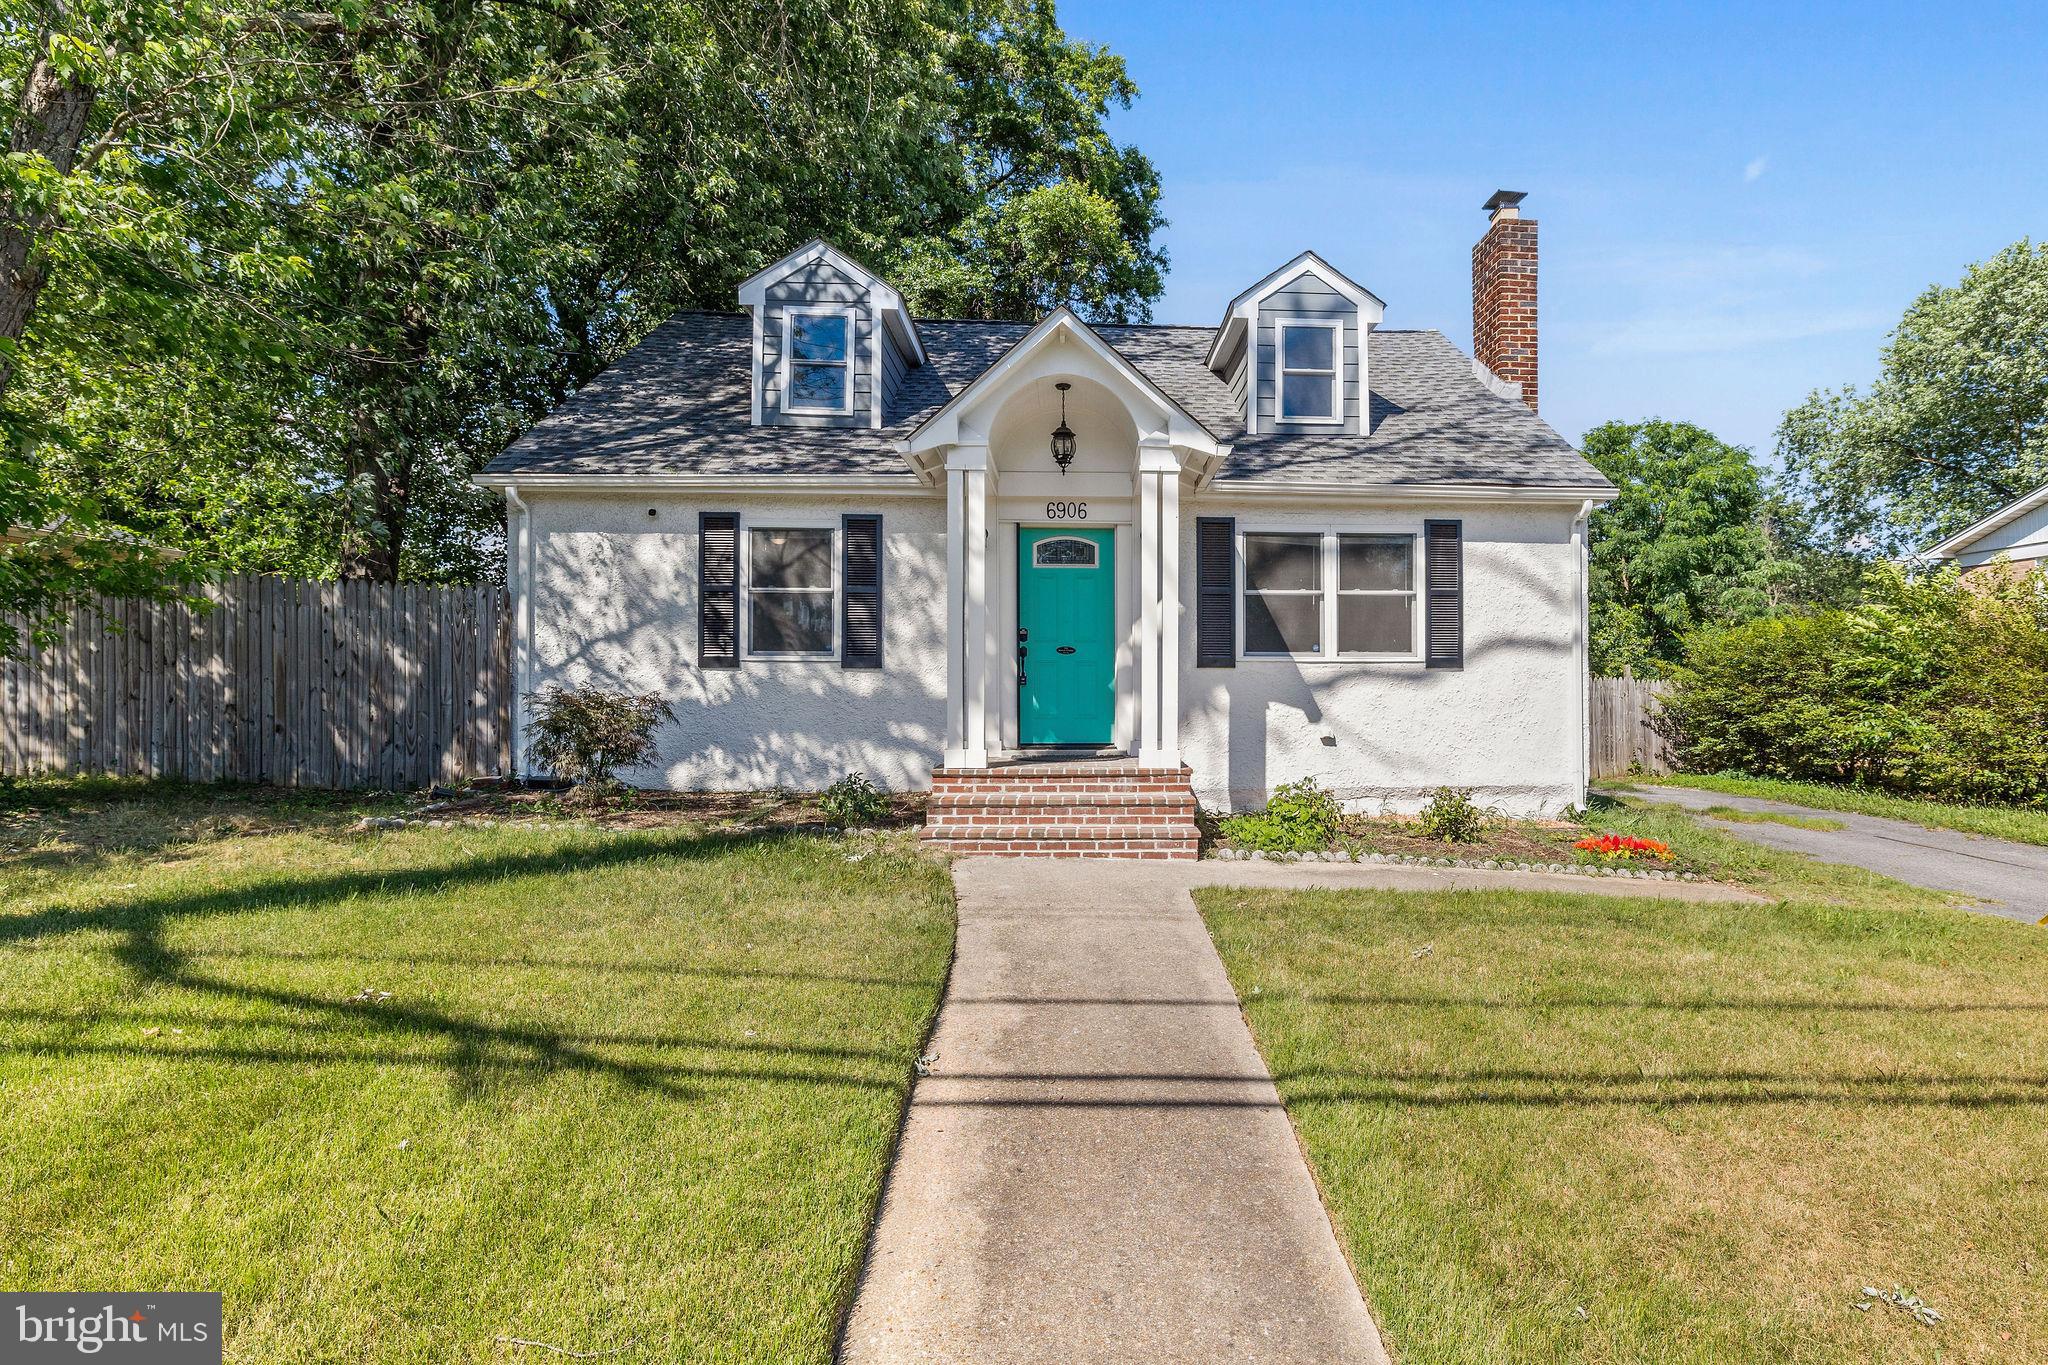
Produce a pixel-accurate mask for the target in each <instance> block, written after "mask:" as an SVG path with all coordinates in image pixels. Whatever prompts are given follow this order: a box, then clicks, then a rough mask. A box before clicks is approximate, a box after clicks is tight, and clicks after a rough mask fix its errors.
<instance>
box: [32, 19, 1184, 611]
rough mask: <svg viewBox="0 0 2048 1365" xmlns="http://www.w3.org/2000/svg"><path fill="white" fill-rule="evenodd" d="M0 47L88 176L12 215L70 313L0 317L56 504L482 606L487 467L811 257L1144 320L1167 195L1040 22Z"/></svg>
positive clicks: (268, 561)
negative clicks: (687, 330) (614, 368)
mask: <svg viewBox="0 0 2048 1365" xmlns="http://www.w3.org/2000/svg"><path fill="white" fill-rule="evenodd" d="M10 7H11V8H10ZM0 16H5V19H6V20H10V21H12V22H13V24H14V25H15V28H16V30H17V31H20V32H23V33H27V32H29V31H33V32H34V33H35V40H34V42H33V43H32V44H24V45H23V48H24V50H33V51H34V52H36V53H39V54H42V55H41V56H40V57H38V58H37V59H36V60H37V61H40V62H41V63H42V66H43V67H45V68H47V69H48V70H50V71H53V72H58V73H60V74H62V73H63V72H67V71H69V72H71V73H72V74H73V75H74V76H76V77H77V83H78V84H79V88H80V90H81V92H82V95H81V98H80V100H79V101H76V102H75V105H76V108H77V110H78V114H77V117H75V118H71V119H70V120H69V122H68V123H67V125H66V126H67V127H69V128H71V129H72V131H73V133H75V136H74V137H72V140H71V142H70V144H69V145H70V146H71V147H72V148H73V149H74V152H73V153H72V161H71V162H70V163H69V164H68V165H60V163H61V162H62V161H63V157H62V155H60V154H59V153H61V150H62V149H61V148H54V149H53V150H51V151H50V152H49V153H48V154H43V155H42V159H41V160H40V161H34V162H33V164H31V163H30V162H29V161H18V162H17V161H10V163H9V167H10V171H9V174H10V175H11V176H13V179H11V180H9V181H7V182H5V184H0V192H8V193H12V194H13V198H11V199H6V200H0V224H4V223H14V222H18V223H21V224H26V225H27V227H26V229H25V235H26V237H27V238H32V239H33V240H32V242H31V246H30V248H29V257H25V259H28V258H32V259H33V260H34V262H35V268H34V269H32V270H30V271H29V272H28V275H29V276H33V277H34V278H35V279H36V280H37V281H42V280H48V279H62V280H63V286H62V287H61V288H57V289H51V290H46V291H41V292H40V297H37V296H35V294H33V293H31V294H29V295H28V296H26V297H25V298H17V300H16V302H19V303H20V304H21V306H20V307H19V308H18V309H16V313H18V314H19V316H20V319H21V324H22V328H21V330H20V331H19V332H18V333H17V336H18V337H19V339H20V341H21V350H20V352H19V355H20V358H21V368H20V373H19V378H18V379H17V380H16V382H15V383H13V384H12V385H11V386H9V387H7V388H5V389H0V410H4V411H6V412H8V413H10V414H11V415H12V418H13V420H14V421H15V426H14V427H13V428H11V429H12V430H18V431H20V432H22V433H24V434H25V435H24V439H23V440H22V441H21V443H20V448H22V449H23V450H25V451H28V452H29V453H30V458H31V467H32V469H33V471H34V473H35V476H36V477H37V478H39V479H40V480H41V481H42V482H43V483H44V485H46V492H48V493H49V494H50V495H52V496H64V497H68V498H73V499H78V498H79V497H80V496H81V495H83V494H84V493H86V492H88V491H89V492H91V493H92V494H93V495H94V496H95V497H96V498H98V499H100V500H102V501H104V502H105V503H106V505H107V507H108V510H109V514H110V515H111V516H113V517H114V518H115V519H116V520H117V521H118V522H119V523H120V524H122V525H125V526H130V527H134V528H136V529H138V530H147V531H148V532H149V533H151V534H154V535H157V536H161V537H164V538H166V539H168V540H170V541H172V542H173V543H176V544H179V545H181V546H182V547H184V548H186V549H188V550H191V551H192V552H193V553H194V556H195V561H194V562H199V563H204V564H207V565H218V566H227V567H234V568H242V569H273V570H285V571H291V572H301V573H316V574H325V573H344V574H367V575H373V576H376V577H379V578H385V579H391V578H411V579H444V580H446V579H467V578H472V577H475V576H478V575H482V574H488V573H490V572H492V571H493V569H494V566H495V555H494V552H493V547H494V535H495V532H496V530H497V527H498V525H499V516H500V510H499V508H498V507H497V505H496V503H495V502H494V501H493V500H491V499H489V498H488V497H486V496H484V495H483V494H482V493H480V492H479V491H478V490H475V489H473V488H472V487H470V485H469V479H470V476H471V475H472V474H473V473H474V471H475V470H476V468H478V467H479V466H480V465H481V464H482V463H483V462H484V461H485V460H487V459H488V458H489V457H490V456H491V455H492V454H494V453H495V452H496V451H497V450H498V449H500V448H502V447H503V445H504V444H505V443H506V442H507V441H509V440H510V439H512V438H513V437H514V436H515V435H517V433H518V432H519V431H520V430H522V429H523V428H524V427H525V426H526V425H528V424H530V423H531V422H532V421H534V420H535V419H536V418H538V417H539V416H540V415H542V414H544V413H545V412H546V411H548V410H549V409H550V408H551V407H552V406H553V405H554V404H555V403H557V402H559V401H560V399H561V398H562V397H564V396H565V395H566V394H568V393H570V392H573V391H574V390H575V389H576V388H577V387H578V386H580V385H581V384H583V383H584V382H587V381H588V380H589V379H590V378H591V377H592V376H593V375H595V374H596V373H597V372H598V371H599V370H600V369H602V368H603V367H604V366H605V365H606V364H608V363H610V361H611V360H613V359H615V358H616V357H617V356H618V355H619V354H620V353H621V352H622V351H623V350H625V349H626V347H627V346H629V345H630V344H631V343H632V342H633V341H634V340H636V339H637V338H638V337H639V336H640V335H642V334H644V332H645V331H646V330H647V329H648V328H649V327H650V326H652V325H653V324H654V323H655V322H657V321H659V320H660V319H661V318H663V317H665V316H666V315H667V314H668V313H670V312H672V311H673V310H674V309H676V308H678V307H693V306H694V307H713V308H729V307H731V306H732V296H733V290H734V288H735V287H736V285H737V284H738V282H739V281H740V280H741V279H743V278H744V277H745V276H746V275H748V274H750V273H752V272H753V271H754V270H756V269H758V268H759V267H760V266H761V265H763V264H765V263H766V262H767V261H769V260H772V259H774V258H775V257H776V256H778V255H780V254H781V253H782V252H784V251H786V250H788V249H789V248H790V247H792V246H794V245H796V244H797V243H798V242H801V241H802V240H804V239H805V238H806V237H809V236H814V235H815V236H826V237H829V238H831V239H833V240H835V241H838V242H840V243H842V244H844V245H846V246H847V247H848V248H849V249H851V250H853V251H854V253H855V254H856V255H859V256H862V257H864V258H865V259H867V260H868V261H869V262H870V263H871V264H873V265H875V266H876V267H877V268H879V269H881V270H883V271H884V272H885V273H889V274H892V275H894V274H901V275H902V276H904V277H906V281H907V282H908V283H910V284H911V286H912V287H911V290H910V292H911V294H912V298H913V301H914V302H915V303H917V305H918V306H919V307H921V308H931V307H942V308H946V309H948V310H953V309H957V310H958V311H969V312H975V313H978V314H980V315H987V316H996V315H1013V316H1026V315H1032V314H1035V313H1036V312H1037V311H1040V310H1041V309H1043V308H1044V307H1049V306H1051V304H1052V303H1054V302H1066V303H1070V304H1073V305H1074V306H1077V307H1079V308H1081V309H1082V310H1083V311H1084V312H1086V313H1088V314H1089V315H1090V316H1093V317H1097V318H1109V319H1117V318H1125V317H1142V316H1144V315H1145V314H1146V313H1147V311H1148V310H1149V306H1150V301H1151V299H1153V298H1154V297H1156V296H1157V294H1158V292H1159V289H1160V277H1161V272H1162V271H1163V269H1164V263H1165V262H1164V256H1163V254H1162V253H1160V252H1159V251H1158V250H1157V248H1156V247H1154V246H1153V244H1152V241H1151V238H1152V235H1153V233H1154V232H1155V231H1156V229H1157V228H1158V227H1159V226H1160V221H1161V220H1160V219H1159V216H1158V211H1157V200H1158V185H1157V177H1156V175H1155V173H1154V172H1153V170H1152V168H1151V166H1150V164H1149V163H1148V162H1147V161H1146V160H1145V159H1144V157H1143V156H1142V155H1140V154H1139V153H1137V152H1136V151H1135V150H1133V149H1131V148H1128V147H1119V146H1117V145H1115V144H1114V143H1113V142H1111V141H1110V139H1109V138H1108V136H1107V134H1106V133H1105V131H1104V129H1103V120H1104V118H1105V117H1106V113H1107V110H1108V108H1109V107H1110V106H1111V105H1112V104H1116V103H1124V102H1128V100H1129V99H1130V98H1131V96H1132V95H1133V94H1134V93H1135V90H1134V87H1132V85H1131V84H1130V81H1129V79H1128V76H1127V75H1126V74H1125V72H1124V68H1123V64H1122V61H1121V59H1119V58H1117V57H1115V56H1114V55H1113V54H1110V53H1108V52H1107V51H1104V50H1102V49H1098V48H1094V47H1090V46H1089V45H1086V44H1082V43H1076V42H1074V41H1073V40H1071V39H1070V38H1068V37H1067V36H1066V35H1065V34H1064V33H1063V32H1062V31H1061V30H1060V28H1059V26H1058V24H1057V22H1056V19H1055V16H1054V12H1053V9H1052V6H1051V5H1050V4H1047V3H1044V2H1043V0H910V2H908V3H896V4H881V3H876V2H875V0H815V3H809V4H804V5H798V4H795V3H793V0H789V2H785V3H777V4H770V5H765V6H728V5H713V6H700V5H696V4H693V3H687V2H686V0H655V2H654V3H648V4H631V5H628V4H623V3H617V0H562V3H559V4H557V3H540V2H537V0H409V2H408V3H373V4H369V5H353V4H351V5H336V6H333V7H332V8H329V7H326V6H319V5H315V6H312V7H304V6H292V7H282V6H280V5H278V4H277V3H276V0H249V3H245V4H243V5H240V6H234V5H232V4H222V3H220V0H210V2H208V0H202V3H198V4H172V3H170V0H161V3H159V4H158V5H156V6H151V5H149V4H129V3H122V2H121V0H40V3H38V0H0ZM78 52H85V53H88V54H91V55H90V60H85V59H83V58H79V59H76V60H75V61H74V57H73V54H75V53H78ZM67 63H71V64H72V65H69V66H67V65H66V64H67ZM74 67H75V70H74ZM27 70H28V68H27V67H26V66H25V67H23V68H22V72H19V73H14V74H17V75H20V74H22V73H25V72H26V71H27ZM7 75H8V73H7V72H6V70H5V68H4V67H0V79H5V78H6V77H7ZM48 83H49V82H48V81H47V80H46V81H45V82H44V84H45V85H47V84H48ZM34 84H35V83H34V82H33V81H26V80H16V81H15V82H14V84H13V85H12V86H10V87H9V91H10V92H11V93H13V94H15V95H18V96H19V99H21V100H25V99H27V98H28V96H27V94H26V93H25V92H26V91H27V90H28V89H29V88H30V86H32V85H34ZM36 88H39V89H40V88H41V87H36ZM17 102H18V101H17ZM67 136H69V134H67ZM60 141H61V139H60ZM53 147H54V144H53ZM53 158H54V159H53ZM23 166H28V167H29V170H28V171H23V170H22V169H21V167H23ZM31 171H32V172H33V174H31V173H30V172H31ZM50 185H59V186H60V187H61V190H62V192H61V193H58V192H57V191H55V190H51V189H49V188H48V187H49V186H50ZM38 195H39V196H40V197H37V196H38ZM30 210H33V212H30ZM36 214H40V215H42V216H40V217H37V216H35V215H36ZM6 215H11V216H6ZM18 235H22V234H18ZM12 240H13V239H4V240H0V246H7V245H8V243H9V242H11V241H12ZM926 280H929V281H930V282H931V283H930V285H929V287H927V286H926V285H925V283H924V282H925V281H926ZM9 316H13V314H10V313H8V312H7V310H6V308H0V321H4V320H5V319H6V318H7V317H9ZM15 354H16V352H14V351H12V350H10V351H7V352H6V355H7V356H9V357H12V356H14V355H15ZM9 377H12V376H9ZM81 505H82V504H81Z"/></svg>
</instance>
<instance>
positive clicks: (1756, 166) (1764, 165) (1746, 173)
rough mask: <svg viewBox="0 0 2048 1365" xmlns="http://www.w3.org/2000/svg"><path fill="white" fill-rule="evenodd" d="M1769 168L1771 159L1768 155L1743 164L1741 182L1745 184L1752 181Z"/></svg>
mask: <svg viewBox="0 0 2048 1365" xmlns="http://www.w3.org/2000/svg"><path fill="white" fill-rule="evenodd" d="M1770 168H1771V159H1770V158H1769V157H1767V156H1760V157H1758V158H1757V159H1756V160H1754V161H1752V162H1750V163H1749V164H1748V165H1747V166H1744V167H1743V168H1742V183H1743V184H1745V185H1747V184H1749V183H1751V182H1752V181H1755V180H1757V179H1759V178H1760V177H1762V175H1763V173H1764V172H1765V171H1767V170H1769V169H1770Z"/></svg>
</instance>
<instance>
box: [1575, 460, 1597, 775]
mask: <svg viewBox="0 0 2048 1365" xmlns="http://www.w3.org/2000/svg"><path fill="white" fill-rule="evenodd" d="M1592 515H1593V500H1592V499H1591V498H1587V499H1586V500H1585V501H1584V502H1582V503H1580V504H1579V512H1578V515H1577V516H1575V517H1573V518H1572V555H1573V557H1574V558H1576V559H1577V560H1578V569H1579V615H1578V620H1577V622H1576V623H1575V624H1574V625H1573V627H1572V636H1573V642H1574V643H1575V644H1576V645H1577V648H1576V649H1575V650H1574V651H1573V652H1574V653H1575V654H1576V655H1577V656H1578V666H1577V669H1576V670H1575V671H1576V673H1577V675H1578V682H1577V687H1578V689H1579V805H1580V806H1581V807H1583V806H1584V805H1585V804H1586V802H1587V800H1588V799H1589V792H1588V787H1589V786H1590V785H1591V782H1592V777H1593V759H1592V753H1593V714H1592V709H1591V706H1590V697H1589V694H1590V692H1591V690H1592V686H1593V684H1592V681H1591V679H1590V677H1589V676H1588V672H1589V670H1590V669H1591V667H1592V653H1591V646H1590V643H1589V641H1588V640H1587V634H1588V632H1589V631H1590V629H1591V624H1590V623H1591V619H1592V617H1591V613H1592V581H1591V578H1592V575H1591V570H1590V568H1589V555H1588V548H1587V544H1586V523H1587V521H1588V519H1589V518H1591V516H1592Z"/></svg>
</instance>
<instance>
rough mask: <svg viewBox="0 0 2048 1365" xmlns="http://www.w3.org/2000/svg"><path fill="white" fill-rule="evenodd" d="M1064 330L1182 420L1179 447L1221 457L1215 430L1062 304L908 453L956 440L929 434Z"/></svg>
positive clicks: (959, 396)
mask: <svg viewBox="0 0 2048 1365" xmlns="http://www.w3.org/2000/svg"><path fill="white" fill-rule="evenodd" d="M1060 331H1065V332H1067V333H1068V334H1069V335H1071V336H1073V337H1074V338H1075V339H1076V340H1078V341H1080V342H1081V344H1082V345H1084V346H1086V347H1088V348H1089V349H1090V350H1091V351H1092V352H1094V353H1095V355H1096V357H1097V358H1098V359H1100V360H1101V361H1102V362H1103V363H1104V364H1106V365H1108V366H1109V367H1110V368H1111V369H1113V370H1114V371H1115V372H1116V373H1117V374H1118V375H1119V376H1121V377H1122V378H1123V379H1125V380H1126V381H1127V382H1128V383H1130V384H1131V385H1132V386H1134V387H1135V388H1136V389H1137V390H1138V391H1139V392H1141V393H1143V394H1144V395H1145V396H1146V397H1147V398H1148V399H1150V400H1151V401H1152V402H1154V403H1155V404H1157V405H1158V406H1159V407H1160V409H1161V410H1162V411H1164V412H1166V413H1167V414H1168V417H1169V419H1173V418H1178V419H1179V420H1180V421H1181V422H1184V423H1185V424H1186V427H1187V430H1186V431H1185V432H1177V433H1176V437H1175V440H1174V444H1175V445H1176V446H1179V447H1182V448H1185V449H1190V450H1193V451H1196V452H1197V453H1200V454H1203V455H1210V456H1216V455H1220V454H1222V453H1223V451H1224V450H1225V449H1227V447H1225V446H1224V445H1223V444H1222V443H1221V442H1220V441H1218V440H1217V438H1216V435H1215V433H1214V432H1212V431H1210V430H1209V429H1208V428H1207V427H1206V426H1203V425H1202V423H1201V421H1200V420H1199V419H1198V418H1196V417H1195V416H1194V414H1192V413H1190V412H1189V411H1188V410H1187V409H1186V408H1184V407H1182V406H1181V405H1180V403H1179V401H1178V400H1176V399H1175V398H1174V397H1173V395H1171V394H1169V393H1167V392H1166V391H1165V390H1164V389H1162V388H1160V387H1159V386H1158V385H1157V384H1155V383H1153V382H1152V381H1151V380H1150V379H1148V378H1146V377H1145V374H1144V372H1143V371H1141V370H1139V369H1138V367H1137V366H1135V365H1133V364H1132V363H1131V361H1130V359H1129V358H1128V357H1127V356H1125V355H1124V354H1123V352H1121V351H1119V350H1117V348H1116V347H1114V346H1112V345H1110V344H1109V343H1108V342H1107V341H1104V340H1103V339H1102V336H1101V334H1099V333H1098V332H1096V330H1095V329H1094V328H1093V327H1090V326H1089V325H1088V324H1087V323H1085V322H1083V321H1082V320H1081V318H1080V316H1079V315H1077V314H1076V313H1075V312H1074V311H1073V310H1072V309H1070V308H1068V307H1066V306H1065V305H1064V304H1063V305H1061V306H1060V307H1058V308H1055V309H1053V311H1052V312H1050V313H1048V314H1046V315H1045V317H1044V318H1043V319H1042V320H1040V322H1039V323H1038V325H1037V326H1036V327H1033V328H1032V329H1031V330H1030V331H1028V332H1026V333H1025V334H1024V335H1023V336H1021V337H1019V338H1018V339H1017V341H1016V343H1015V344H1014V345H1012V346H1011V347H1010V348H1009V349H1008V350H1007V351H1004V352H1003V354H1002V355H1001V356H1000V357H999V358H998V359H997V360H996V362H995V363H994V364H992V365H990V366H989V367H988V368H987V369H985V370H983V371H982V372H981V373H980V374H978V375H976V376H975V377H974V378H973V379H971V380H969V381H968V382H967V383H966V384H964V385H962V386H961V388H960V391H959V392H958V393H956V394H954V395H953V396H952V397H951V398H949V399H947V400H946V403H945V405H944V406H943V407H941V408H940V409H939V410H938V411H937V412H934V413H933V414H932V415H931V416H929V417H927V418H925V419H924V420H923V421H922V422H920V423H918V424H917V427H916V428H915V429H914V430H913V431H911V433H910V434H909V435H908V436H907V437H905V438H904V441H903V447H902V448H903V453H904V455H905V457H906V458H908V459H911V460H912V461H915V459H916V457H917V456H918V455H919V454H922V453H925V452H928V451H932V450H936V449H938V448H940V447H941V446H943V445H950V444H953V443H952V442H950V441H939V440H936V439H934V438H933V437H932V436H931V435H930V433H932V432H933V430H934V428H935V427H938V426H940V425H942V424H944V423H946V422H947V419H949V418H952V417H955V416H956V415H957V413H958V411H959V409H961V408H962V407H964V406H966V405H967V404H969V403H970V402H972V401H973V400H974V399H975V398H977V397H979V396H980V395H981V394H983V393H985V392H986V391H987V390H989V389H991V388H993V387H995V386H996V385H997V384H999V383H1001V382H1002V381H1003V380H1004V378H1006V377H1007V376H1008V375H1009V374H1010V372H1011V371H1013V370H1015V369H1016V368H1017V367H1018V366H1019V365H1020V364H1022V363H1023V360H1024V357H1026V356H1027V355H1029V354H1031V353H1032V352H1033V351H1035V350H1037V348H1038V347H1039V346H1040V345H1042V344H1043V343H1044V342H1045V341H1046V340H1048V339H1049V338H1051V337H1052V336H1053V335H1054V334H1055V333H1057V332H1060ZM1189 438H1192V439H1189Z"/></svg>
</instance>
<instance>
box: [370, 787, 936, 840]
mask: <svg viewBox="0 0 2048 1365" xmlns="http://www.w3.org/2000/svg"><path fill="white" fill-rule="evenodd" d="M888 801H889V816H888V818H887V819H886V820H884V821H883V822H882V826H881V827H882V828H885V829H899V828H904V827H906V826H911V825H919V824H922V823H924V801H925V798H924V794H923V793H922V792H917V793H911V794H905V795H892V796H890V797H889V798H888ZM406 813H407V815H408V816H411V817H425V818H431V819H437V820H463V819H478V818H481V819H489V820H519V819H533V820H557V819H576V820H588V821H590V822H592V823H593V824H597V825H602V826H603V827H604V828H606V829H663V828H668V827H670V826H675V825H709V826H715V827H724V828H732V829H763V830H774V829H784V828H789V827H794V826H813V825H821V824H823V823H824V821H825V816H824V813H823V812H822V811H821V810H819V809H818V798H817V795H816V794H815V793H811V792H667V791H635V792H632V793H630V794H628V795H627V796H624V797H609V798H583V797H577V796H572V795H570V794H569V793H568V792H566V791H549V790H545V789H543V790H532V789H523V788H511V789H491V790H481V789H472V790H468V791H464V792H462V793H461V794H459V795H430V796H428V797H426V798H423V799H422V800H421V801H420V802H419V804H417V805H415V806H414V807H413V808H412V809H411V810H409V811H407V812H406Z"/></svg>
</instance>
